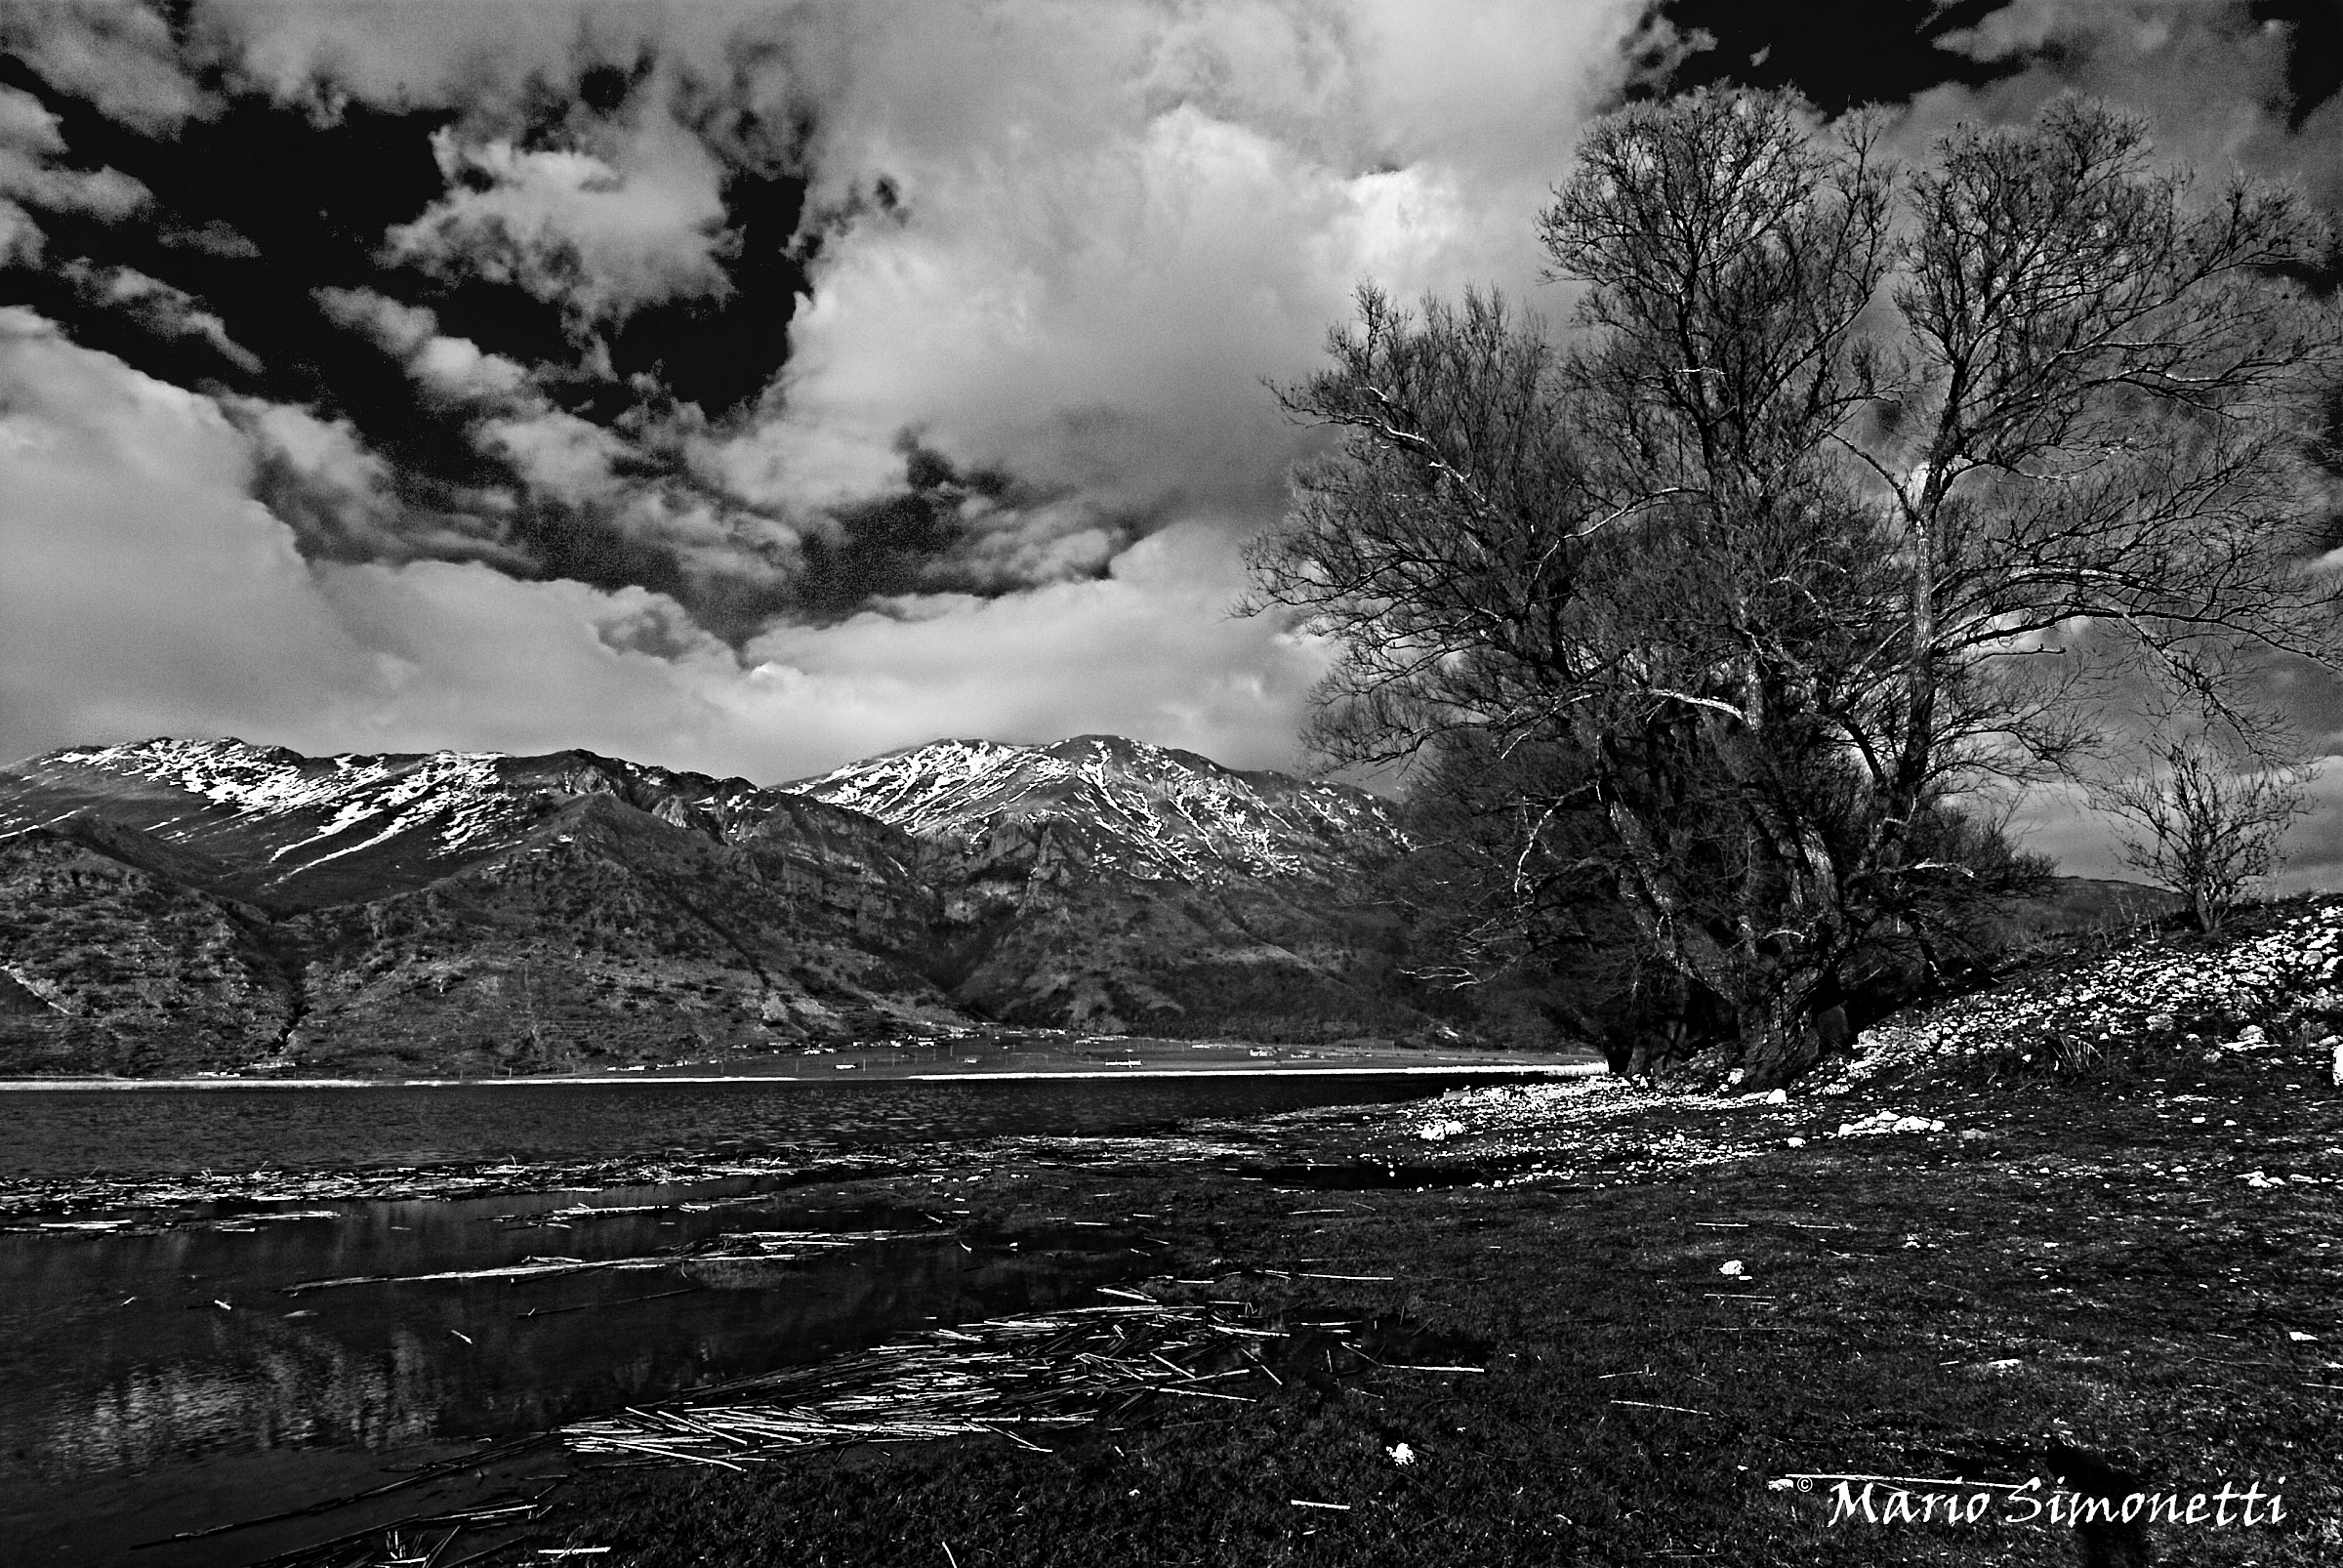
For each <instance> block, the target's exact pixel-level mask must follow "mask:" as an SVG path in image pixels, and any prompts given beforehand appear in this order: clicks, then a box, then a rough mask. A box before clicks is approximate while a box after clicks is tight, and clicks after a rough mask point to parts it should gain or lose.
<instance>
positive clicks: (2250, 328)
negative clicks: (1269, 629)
mask: <svg viewBox="0 0 2343 1568" xmlns="http://www.w3.org/2000/svg"><path fill="white" fill-rule="evenodd" d="M1541 235H1542V238H1543V241H1544V244H1545V248H1546V250H1547V252H1548V255H1549V256H1550V258H1551V263H1552V273H1553V275H1554V276H1555V277H1556V278H1557V279H1560V280H1564V281H1566V282H1568V283H1570V284H1572V285H1574V286H1575V287H1576V289H1577V291H1578V304H1577V309H1576V312H1575V316H1574V318H1573V321H1572V324H1571V327H1570V329H1569V330H1568V331H1567V332H1566V333H1564V334H1562V335H1559V336H1556V335H1552V334H1549V333H1548V332H1547V331H1546V330H1545V329H1544V328H1543V326H1542V324H1541V323H1540V322H1538V321H1537V320H1535V319H1534V318H1526V317H1522V316H1520V315H1518V314H1517V313H1516V312H1514V311H1513V310H1511V309H1509V308H1508V307H1507V306H1506V305H1505V303H1504V302H1503V301H1502V300H1500V299H1499V298H1497V297H1496V296H1494V295H1476V294H1467V295H1466V296H1465V298H1464V299H1463V300H1462V301H1461V302H1460V303H1459V304H1448V303H1443V302H1440V301H1437V300H1435V301H1428V302H1426V303H1425V305H1424V306H1423V307H1422V309H1421V310H1420V312H1418V313H1411V312H1409V311H1406V310H1404V309H1399V308H1398V307H1396V306H1395V305H1394V304H1393V303H1392V302H1391V301H1389V300H1388V299H1387V298H1385V297H1384V296H1383V295H1381V294H1380V293H1379V292H1377V291H1376V290H1375V289H1373V288H1372V287H1369V288H1366V289H1363V290H1362V292H1361V294H1360V300H1359V306H1360V314H1359V319H1358V321H1357V322H1356V323H1355V324H1354V325H1353V326H1352V327H1350V328H1349V329H1347V330H1338V331H1337V332H1336V334H1335V335H1334V337H1333V339H1332V340H1331V345H1330V347H1331V352H1332V356H1333V363H1332V364H1331V366H1330V367H1329V368H1327V369H1326V370H1324V371H1322V372H1321V373H1320V374H1318V375H1317V376H1315V377H1313V378H1312V379H1311V380H1310V381H1308V382H1307V383H1305V384H1303V385H1301V386H1299V387H1295V388H1292V389H1288V390H1286V391H1285V392H1282V393H1281V396H1282V398H1283V401H1284V403H1285V406H1286V407H1287V408H1288V410H1289V411H1290V412H1292V413H1293V414H1295V415H1296V416H1298V417H1301V418H1303V419H1306V420H1310V421H1315V422H1321V423H1324V424H1327V425H1330V426H1333V427H1335V428H1336V430H1337V432H1338V433H1339V437H1340V438H1339V443H1338V446H1337V447H1336V450H1335V451H1334V453H1333V455H1331V456H1330V457H1328V458H1326V459H1325V460H1323V461H1320V462H1317V463H1315V464H1312V465H1309V466H1306V467H1305V468H1303V469H1302V470H1300V471H1298V472H1297V474H1296V475H1295V500H1294V506H1293V509H1292V511H1291V512H1290V514H1289V515H1288V516H1287V518H1286V519H1285V521H1284V523H1283V524H1282V526H1280V527H1279V528H1278V529H1276V530H1274V531H1272V532H1271V533H1269V534H1267V535H1265V536H1264V537H1263V538H1262V539H1261V540H1260V541H1258V542H1257V543H1256V545H1255V547H1254V555H1253V557H1252V561H1253V566H1254V572H1255V577H1256V582H1257V583H1258V585H1259V588H1260V590H1261V593H1262V596H1263V598H1264V599H1265V600H1267V601H1269V602H1274V603H1278V604H1283V605H1286V606H1290V607H1292V608H1295V609H1297V610H1298V611H1300V612H1301V614H1302V616H1303V617H1304V618H1305V619H1306V620H1307V621H1309V622H1310V623H1312V624H1313V625H1315V626H1316V627H1317V628H1318V629H1319V630H1321V631H1323V632H1326V633H1329V634H1331V635H1333V636H1334V637H1336V639H1338V640H1339V641H1340V644H1341V646H1342V647H1343V649H1344V653H1345V657H1344V659H1343V661H1342V663H1341V664H1340V665H1339V667H1338V668H1337V669H1336V672H1335V674H1334V675H1333V677H1332V678H1331V679H1330V680H1329V681H1328V682H1327V685H1326V687H1325V688H1324V690H1323V692H1322V697H1323V699H1324V706H1323V708H1322V711H1321V719H1320V722H1319V723H1318V725H1317V728H1316V736H1317V739H1318V741H1319V743H1320V744H1321V745H1322V746H1323V748H1324V749H1325V750H1326V752H1327V753H1328V754H1329V755H1330V756H1331V757H1332V758H1333V759H1334V760H1336V761H1337V762H1370V761H1389V760H1391V759H1394V758H1399V757H1407V756H1413V755H1416V754H1418V753H1420V752H1421V751H1422V750H1423V749H1424V748H1426V747H1427V746H1428V747H1431V748H1433V749H1434V750H1437V751H1442V752H1444V753H1445V754H1447V755H1451V756H1454V755H1459V748H1462V749H1463V754H1469V753H1470V752H1471V751H1472V750H1474V749H1476V748H1477V749H1480V750H1483V751H1485V752H1487V753H1488V754H1490V755H1494V756H1502V757H1508V758H1510V757H1520V756H1533V755H1550V756H1552V757H1555V758H1558V759H1564V760H1565V761H1562V762H1559V763H1556V764H1555V765H1553V766H1550V767H1536V768H1522V767H1510V768H1507V769H1504V770H1501V771H1502V774H1503V776H1504V777H1505V778H1506V779H1507V780H1508V787H1509V788H1511V789H1512V794H1511V795H1510V797H1509V798H1508V800H1507V801H1506V802H1504V803H1502V804H1503V806H1504V808H1505V809H1507V810H1509V811H1510V812H1511V813H1512V815H1511V817H1510V820H1511V821H1513V822H1515V823H1516V824H1517V838H1518V843H1519V845H1520V853H1519V855H1518V856H1517V858H1516V861H1515V868H1514V871H1515V880H1516V882H1517V884H1518V885H1519V886H1521V887H1523V888H1524V889H1525V890H1530V889H1534V888H1535V887H1538V886H1541V885H1544V884H1547V883H1550V881H1551V879H1553V878H1555V877H1563V878H1578V879H1581V880H1584V879H1587V878H1593V879H1596V880H1598V881H1599V882H1600V883H1601V884H1602V885H1603V886H1604V887H1605V888H1606V890H1607V892H1608V893H1609V894H1610V895H1611V896H1614V897H1616V898H1617V899H1618V900H1619V903H1620V906H1621V907H1622V908H1623V909H1624V911H1625V912H1626V914H1627V915H1628V916H1629V918H1630V919H1631V921H1632V923H1633V926H1634V928H1635V929H1636V930H1637V932H1638V933H1639V936H1640V939H1641V941H1642V943H1643V944H1644V946H1645V948H1646V950H1647V951H1648V953H1649V954H1651V955H1652V956H1653V958H1654V959H1655V960H1656V961H1658V962H1660V963H1662V964H1663V965H1665V966H1666V967H1667V968H1668V969H1669V970H1672V971H1673V972H1675V973H1677V974H1679V975H1680V976H1681V977H1682V978H1683V980H1684V981H1685V983H1686V984H1687V985H1688V986H1690V987H1692V988H1693V989H1694V990H1696V991H1697V992H1698V993H1699V994H1701V995H1702V996H1704V997H1705V998H1706V999H1707V1001H1708V1002H1709V1004H1710V1009H1709V1011H1710V1012H1711V1014H1712V1015H1713V1016H1714V1017H1715V1018H1716V1019H1717V1020H1719V1032H1720V1033H1721V1034H1723V1035H1724V1036H1725V1037H1726V1044H1727V1045H1728V1047H1729V1048H1730V1049H1731V1050H1732V1051H1733V1052H1734V1053H1735V1054H1736V1055H1737V1058H1738V1060H1739V1061H1740V1062H1741V1064H1742V1065H1743V1066H1744V1067H1745V1069H1746V1070H1747V1077H1748V1081H1749V1082H1751V1083H1753V1084H1755V1085H1758V1086H1766V1085H1772V1084H1779V1083H1783V1082H1787V1081H1788V1080H1789V1079H1790V1078H1793V1077H1794V1076H1795V1075H1796V1074H1797V1073H1798V1072H1800V1071H1802V1070H1803V1069H1804V1068H1805V1067H1806V1066H1808V1065H1809V1064H1810V1063H1811V1062H1812V1060H1813V1059H1814V1056H1815V1053H1816V1051H1817V1038H1816V1034H1815V1030H1814V1027H1813V1025H1814V1019H1815V1015H1816V1013H1817V1011H1819V1010H1821V1009H1823V1008H1825V1007H1827V1006H1828V1005H1829V1003H1830V1002H1831V1001H1832V1000H1833V997H1834V992H1835V989H1836V988H1837V987H1838V986H1839V985H1840V984H1841V983H1842V981H1843V978H1844V971H1845V969H1846V966H1847V964H1848V963H1849V961H1850V958H1851V956H1852V955H1855V954H1856V953H1858V952H1859V951H1860V950H1861V949H1862V948H1863V946H1864V944H1865V943H1867V942H1869V941H1871V940H1873V939H1874V938H1875V937H1876V936H1877V934H1878V933H1879V932H1880V931H1881V930H1882V929H1883V928H1902V927H1909V925H1910V924H1911V921H1912V920H1913V919H1914V918H1915V914H1916V912H1918V911H1920V910H1921V909H1923V908H1924V906H1925V905H1926V904H1927V902H1928V901H1929V899H1931V898H1932V897H1936V896H1938V895H1940V894H1941V893H1942V892H1943V890H1944V888H1945V887H1946V886H1947V885H1948V884H1949V883H1958V882H1960V881H1962V880H1963V879H1970V878H1973V877H1974V875H1975V871H1976V867H1975V864H1974V860H1975V857H1974V856H1971V855H1967V854H1964V853H1962V852H1960V851H1961V849H1962V847H1963V846H1964V844H1967V845H1969V846H1973V845H1974V841H1975V838H1976V836H1975V835H1974V834H1973V833H1970V834H1967V835H1965V837H1964V834H1963V832H1962V831H1961V830H1960V829H1959V828H1958V810H1957V807H1958V805H1959V804H1960V802H1961V801H1962V800H1963V798H1964V797H1967V796H1969V795H1971V794H1973V793H1974V792H1975V791H1976V790H1977V789H1978V788H1979V787H1980V785H1981V784H1982V783H1983V782H1984V781H1986V780H1988V779H1990V778H1993V777H1996V776H1998V777H2003V778H2007V777H2013V776H2015V777H2022V776H2026V775H2029V774H2033V773H2036V772H2039V771H2040V770H2043V769H2047V768H2055V767H2057V766H2060V765H2062V764H2063V763H2067V762H2068V761H2069V760H2070V759H2071V757H2072V755H2073V753H2074V751H2075V748H2076V745H2077V744H2078V742H2080V741H2081V740H2082V739H2083V738H2084V735H2085V729H2084V725H2083V723H2082V722H2081V720H2080V719H2079V718H2078V715H2080V714H2081V713H2082V712H2084V711H2085V710H2084V709H2083V707H2082V705H2081V702H2080V699H2081V698H2082V696H2083V695H2084V693H2083V690H2082V688H2083V687H2084V686H2085V685H2086V684H2087V683H2088V681H2087V678H2088V676H2089V675H2090V673H2091V672H2093V671H2095V670H2103V669H2107V668H2110V667H2111V666H2113V665H2115V664H2117V663H2119V662H2121V661H2122V660H2126V659H2129V660H2134V661H2146V662H2147V663H2149V664H2151V665H2153V666H2155V668H2156V670H2157V673H2158V675H2159V677H2160V678H2161V679H2164V680H2166V681H2178V682H2180V683H2181V684H2183V685H2184V686H2187V685H2194V686H2196V687H2198V688H2200V689H2201V690H2202V692H2203V694H2204V696H2205V698H2206V699H2207V700H2208V701H2211V702H2213V703H2215V704H2218V703H2219V702H2221V701H2222V700H2223V698H2222V693H2221V691H2220V690H2219V685H2220V681H2221V679H2222V673H2223V672H2224V671H2225V670H2227V669H2229V668H2231V665H2230V662H2229V661H2228V660H2227V659H2225V658H2224V657H2223V656H2222V655H2223V653H2224V651H2225V650H2227V649H2230V648H2233V647H2235V646H2237V645H2238V644H2240V643H2248V644H2252V645H2255V646H2258V647H2264V648H2275V649H2282V650H2285V651H2288V652H2294V653H2302V654H2308V655H2310V656H2312V657H2317V658H2324V657H2326V656H2327V654H2328V653H2329V652H2330V650H2331V649H2332V647H2333V644H2334V631H2333V619H2332V617H2331V615H2330V612H2329V601H2330V598H2331V597H2332V592H2333V583H2332V581H2331V580H2330V578H2329V577H2328V576H2327V575H2325V574H2323V573H2322V572H2320V571H2317V570H2314V569H2312V568H2311V567H2309V566H2308V565H2307V564H2306V561H2307V560H2308V559H2309V558H2310V557H2312V556H2313V555H2315V554H2316V547H2317V545H2318V544H2320V543H2321V541H2320V540H2319V539H2318V538H2317V537H2316V534H2317V530H2318V528H2319V526H2321V524H2322V515H2321V509H2320V508H2319V506H2318V505H2316V504H2315V502H2316V498H2315V496H2314V494H2313V492H2312V489H2311V487H2310V484H2309V480H2308V478H2307V475H2308V474H2309V473H2310V471H2309V469H2308V468H2307V467H2306V465H2305V463H2304V462H2303V460H2302V454H2303V450H2304V446H2305V442H2306V441H2307V439H2308V438H2309V434H2310V431H2309V425H2308V422H2309V420H2310V419H2311V418H2312V417H2313V416H2312V410H2313V408H2314V406H2315V403H2316V399H2317V397H2318V395H2319V394H2320V392H2322V389H2324V388H2326V387H2328V386H2330V385H2331V377H2332V375H2333V372H2334V368H2335V363H2336V345H2337V342H2338V334H2337V331H2336V321H2335V316H2334V312H2333V310H2332V309H2329V308H2328V307H2325V306H2322V305H2321V304H2319V303H2318V302H2317V301H2316V300H2314V299H2313V298H2311V297H2310V296H2309V295H2308V294H2306V292H2305V291H2304V290H2303V289H2302V288H2301V287H2299V286H2298V285H2297V284H2295V283H2293V282H2290V281H2288V279H2289V277H2290V276H2293V275H2297V274H2299V272H2300V270H2301V269H2302V268H2303V267H2304V265H2305V263H2306V261H2307V260H2308V258H2309V257H2310V256H2312V255H2313V254H2314V253H2315V251H2316V248H2317V246H2318V245H2319V244H2320V242H2321V238H2322V236H2321V235H2320V234H2319V233H2318V232H2317V228H2316V225H2315V223H2314V222H2313V220H2312V219H2311V217H2310V216H2309V215H2308V214H2307V213H2306V212H2305V211H2304V210H2303V209H2302V208H2301V206H2300V205H2299V204H2298V203H2297V202H2296V201H2295V200H2294V198H2292V197H2291V196H2290V195H2289V194H2287V193H2286V192H2284V191H2282V190H2279V189H2273V188H2267V187H2263V186H2256V185H2253V184H2251V183H2248V182H2245V181H2242V180H2240V181H2237V182H2234V183H2232V184H2230V185H2228V186H2224V187H2222V188H2221V189H2219V190H2217V191H2212V192H2209V193H2205V194H2202V195H2199V193H2198V192H2197V191H2196V190H2195V189H2194V188H2193V186H2192V185H2191V182H2190V181H2189V180H2188V179H2186V178H2185V177H2183V176H2182V175H2180V174H2179V173H2176V172H2173V171H2171V170H2167V169H2165V168H2162V167H2160V166H2158V164H2157V163H2156V162H2155V161H2154V158H2153V156H2152V154H2151V151H2150V148H2149V146H2148V144H2147V140H2146V137H2145V134H2144V132H2143V130H2142V128H2141V126H2140V124H2139V123H2138V122H2137V121H2136V120H2134V119H2131V118H2129V117H2127V116H2125V115H2123V114H2121V113H2118V112H2117V111H2115V110H2112V109H2110V108H2107V107H2105V106H2102V105H2099V104H2095V103H2088V102H2083V101H2076V100H2068V101H2064V102H2061V103H2056V104H2054V105H2052V106H2051V107H2050V108H2049V109H2047V110H2046V111H2044V113H2043V114H2042V116H2041V117H2040V119H2039V120H2038V121H2037V122H2036V123H2035V124H2034V125H2032V126H2030V127H2027V128H2023V129H1982V128H1975V127H1963V128H1960V129H1956V130H1954V131H1953V132H1952V133H1950V134H1949V135H1947V136H1946V137H1944V138H1943V139H1941V140H1940V141H1939V142H1938V144H1936V146H1935V148H1934V150H1933V156H1932V157H1931V158H1930V159H1929V160H1928V161H1927V162H1926V164H1925V165H1923V166H1921V167H1917V168H1913V169H1909V170H1905V169H1899V168H1897V167H1895V166H1894V165H1892V164H1891V162H1890V161H1889V160H1888V159H1887V158H1886V157H1885V156H1884V155H1883V153H1882V150H1881V144H1880V130H1879V124H1878V122H1876V121H1875V120H1873V119H1871V118H1870V117H1868V116H1864V115H1855V116H1850V117H1849V118H1847V119H1846V120H1844V121H1842V122H1840V123H1838V124H1836V125H1831V126H1821V125H1818V124H1817V123H1816V120H1815V117H1814V116H1813V115H1812V113H1811V112H1810V111H1809V110H1808V109H1807V108H1806V106H1805V105H1804V104H1803V103H1800V102H1798V101H1797V100H1795V99H1794V98H1791V97H1788V96H1784V95H1778V94H1762V93H1728V92H1711V93H1704V94H1700V95H1696V96H1692V97H1688V98H1683V99H1678V100H1675V101H1673V102H1670V103H1661V104H1654V105H1645V106H1638V107H1633V108H1629V109H1626V110H1624V111H1622V112H1621V113H1618V114H1616V115H1613V116H1611V117H1610V118H1607V119H1605V120H1602V121H1600V122H1598V123H1596V124H1595V125H1594V126H1593V127H1592V128H1591V129H1590V130H1589V131H1588V133H1587V134H1586V136H1585V138H1584V141H1583V144H1582V145H1581V147H1580V150H1579V154H1578V160H1577V166H1576V168H1575V170H1574V171H1573V172H1572V174H1571V176H1570V178H1569V179H1568V181H1567V182H1566V183H1565V184H1563V185H1562V186H1559V187H1558V188H1557V190H1556V191H1555V197H1554V202H1553V205H1552V206H1551V207H1550V208H1549V209H1548V210H1547V211H1546V212H1545V213H1544V214H1543V215H1542V216H1541ZM1525 748H1527V750H1525ZM1449 771H1450V772H1451V774H1452V775H1453V772H1454V769H1453V768H1452V769H1450V770H1449ZM1479 776H1481V777H1484V778H1494V777H1497V776H1500V774H1499V770H1493V769H1482V770H1480V772H1479ZM1516 781H1518V782H1516ZM1566 820H1567V822H1568V827H1567V830H1566V831H1565V830H1564V829H1563V827H1562V824H1564V823H1565V821H1566ZM1589 822H1592V823H1594V824H1596V825H1598V826H1599V829H1600V831H1599V833H1596V834H1594V835H1592V836H1590V835H1589V834H1588V833H1587V831H1586V828H1587V824H1588V823H1589Z"/></svg>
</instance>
